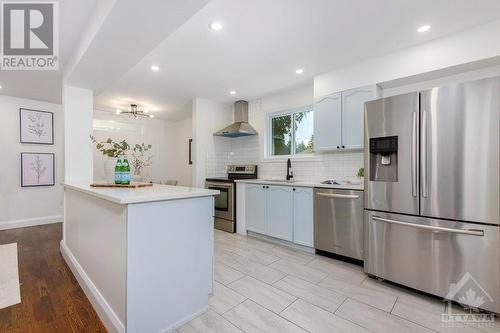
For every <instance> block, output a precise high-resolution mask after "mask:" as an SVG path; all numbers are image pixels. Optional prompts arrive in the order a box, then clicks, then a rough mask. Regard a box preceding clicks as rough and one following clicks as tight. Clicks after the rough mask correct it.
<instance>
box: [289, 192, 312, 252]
mask: <svg viewBox="0 0 500 333" xmlns="http://www.w3.org/2000/svg"><path fill="white" fill-rule="evenodd" d="M313 209H314V208H313V189H312V188H306V187H297V188H295V189H294V191H293V242H294V243H297V244H300V245H305V246H310V247H314V225H313V221H314V218H313V214H314V213H313Z"/></svg>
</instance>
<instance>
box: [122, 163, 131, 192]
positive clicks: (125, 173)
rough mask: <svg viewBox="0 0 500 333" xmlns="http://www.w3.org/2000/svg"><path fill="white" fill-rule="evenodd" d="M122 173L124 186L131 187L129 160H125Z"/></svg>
mask: <svg viewBox="0 0 500 333" xmlns="http://www.w3.org/2000/svg"><path fill="white" fill-rule="evenodd" d="M121 169H122V172H121V180H122V181H121V183H122V185H130V165H129V164H128V160H127V158H126V157H125V158H123V162H122V167H121Z"/></svg>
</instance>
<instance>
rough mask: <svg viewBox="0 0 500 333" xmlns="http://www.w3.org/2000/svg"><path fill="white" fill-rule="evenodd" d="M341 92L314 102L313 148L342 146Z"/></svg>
mask: <svg viewBox="0 0 500 333" xmlns="http://www.w3.org/2000/svg"><path fill="white" fill-rule="evenodd" d="M341 122H342V98H341V93H335V94H331V95H328V96H325V97H322V98H321V99H319V100H317V101H316V103H314V149H315V150H337V149H340V148H341V146H342V142H341V140H342V136H341Z"/></svg>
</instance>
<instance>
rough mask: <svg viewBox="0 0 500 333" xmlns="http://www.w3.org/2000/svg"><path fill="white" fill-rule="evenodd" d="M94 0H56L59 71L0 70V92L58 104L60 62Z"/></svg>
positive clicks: (74, 38) (67, 55) (74, 42)
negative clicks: (57, 6)
mask: <svg viewBox="0 0 500 333" xmlns="http://www.w3.org/2000/svg"><path fill="white" fill-rule="evenodd" d="M96 2H97V0H60V1H59V59H60V63H59V70H58V71H4V70H0V85H1V86H2V89H1V90H0V94H4V95H10V96H17V97H23V98H32V99H37V100H42V101H47V102H52V103H61V83H62V80H61V74H62V68H63V67H64V63H65V62H66V61H67V60H68V58H69V57H70V55H71V53H72V52H73V48H74V46H75V45H76V43H77V41H78V39H79V38H80V35H81V33H82V31H83V29H84V27H85V24H86V23H87V20H88V18H89V15H90V13H91V12H92V10H93V8H94V6H95V4H96Z"/></svg>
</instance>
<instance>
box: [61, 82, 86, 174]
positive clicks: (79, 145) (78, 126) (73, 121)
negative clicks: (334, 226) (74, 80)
mask: <svg viewBox="0 0 500 333" xmlns="http://www.w3.org/2000/svg"><path fill="white" fill-rule="evenodd" d="M63 112H64V181H65V182H71V181H84V182H89V183H90V182H92V179H93V166H92V149H93V147H92V144H91V141H90V135H91V134H92V118H93V93H92V91H91V90H87V89H82V88H78V87H73V86H69V85H64V86H63Z"/></svg>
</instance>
